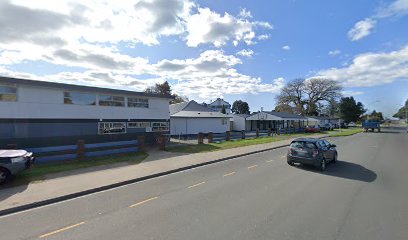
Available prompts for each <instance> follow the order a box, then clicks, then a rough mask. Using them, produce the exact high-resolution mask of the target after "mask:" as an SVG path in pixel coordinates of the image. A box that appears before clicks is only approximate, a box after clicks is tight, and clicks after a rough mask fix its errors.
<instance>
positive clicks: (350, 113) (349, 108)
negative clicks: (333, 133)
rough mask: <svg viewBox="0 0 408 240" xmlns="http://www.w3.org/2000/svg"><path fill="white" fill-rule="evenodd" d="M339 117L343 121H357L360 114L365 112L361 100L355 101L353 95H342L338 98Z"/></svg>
mask: <svg viewBox="0 0 408 240" xmlns="http://www.w3.org/2000/svg"><path fill="white" fill-rule="evenodd" d="M339 110H340V117H341V118H342V119H343V120H344V121H345V122H347V123H348V122H357V121H358V120H359V119H360V117H361V115H362V114H363V113H365V112H366V110H365V109H364V106H363V104H362V103H361V102H357V103H356V100H354V98H353V97H344V98H341V99H340V104H339Z"/></svg>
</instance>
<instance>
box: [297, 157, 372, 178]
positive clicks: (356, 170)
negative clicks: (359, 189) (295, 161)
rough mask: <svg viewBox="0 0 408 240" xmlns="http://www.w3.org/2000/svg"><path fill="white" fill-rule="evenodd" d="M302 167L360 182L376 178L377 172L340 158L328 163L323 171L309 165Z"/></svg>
mask: <svg viewBox="0 0 408 240" xmlns="http://www.w3.org/2000/svg"><path fill="white" fill-rule="evenodd" d="M301 166H302V165H301ZM302 169H304V170H307V171H313V172H318V173H321V174H324V175H329V176H333V177H339V178H346V179H350V180H357V181H362V182H373V181H374V180H375V179H377V174H376V173H375V172H373V171H371V170H370V169H367V168H365V167H363V166H361V165H359V164H356V163H352V162H348V161H341V160H338V161H337V162H336V163H334V164H328V165H327V167H326V170H325V171H324V172H320V171H319V170H317V169H316V168H314V167H311V166H302Z"/></svg>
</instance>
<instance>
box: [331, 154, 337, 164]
mask: <svg viewBox="0 0 408 240" xmlns="http://www.w3.org/2000/svg"><path fill="white" fill-rule="evenodd" d="M332 162H333V163H336V162H337V153H334V156H333V160H332Z"/></svg>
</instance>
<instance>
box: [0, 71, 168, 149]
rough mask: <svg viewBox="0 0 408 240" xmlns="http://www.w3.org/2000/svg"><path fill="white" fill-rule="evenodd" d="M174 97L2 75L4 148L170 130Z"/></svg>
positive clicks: (0, 126) (149, 135)
mask: <svg viewBox="0 0 408 240" xmlns="http://www.w3.org/2000/svg"><path fill="white" fill-rule="evenodd" d="M171 98H172V97H170V96H162V95H157V94H149V93H144V92H134V91H128V90H117V89H109V88H99V87H89V86H80V85H72V84H64V83H55V82H45V81H35V80H26V79H17V78H8V77H0V133H1V134H0V147H4V146H6V145H8V144H16V145H17V146H18V147H35V146H49V145H69V144H76V142H77V140H79V139H81V140H85V142H88V143H92V142H104V141H121V140H133V139H137V137H138V136H145V137H146V140H147V141H154V140H155V138H156V137H157V135H160V134H163V133H164V134H168V132H169V118H170V116H169V101H170V99H171Z"/></svg>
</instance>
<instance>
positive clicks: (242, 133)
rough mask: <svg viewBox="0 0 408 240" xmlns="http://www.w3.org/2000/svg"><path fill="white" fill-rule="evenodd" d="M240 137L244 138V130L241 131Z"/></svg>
mask: <svg viewBox="0 0 408 240" xmlns="http://www.w3.org/2000/svg"><path fill="white" fill-rule="evenodd" d="M241 139H245V130H242V131H241Z"/></svg>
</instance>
